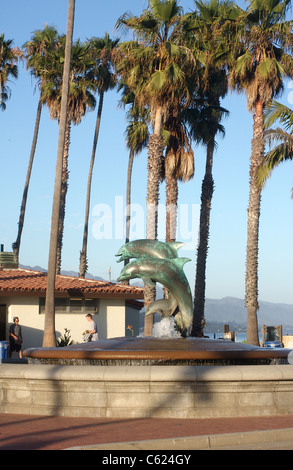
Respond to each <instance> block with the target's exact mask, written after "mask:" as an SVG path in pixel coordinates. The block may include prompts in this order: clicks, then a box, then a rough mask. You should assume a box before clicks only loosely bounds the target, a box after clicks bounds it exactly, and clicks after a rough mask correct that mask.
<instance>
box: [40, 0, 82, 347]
mask: <svg viewBox="0 0 293 470" xmlns="http://www.w3.org/2000/svg"><path fill="white" fill-rule="evenodd" d="M74 10H75V0H68V17H67V33H66V45H65V61H64V69H63V86H62V99H61V113H60V124H59V138H58V151H57V162H56V176H55V186H54V197H53V208H52V221H51V236H50V249H49V260H48V279H47V290H46V303H45V312H46V313H45V325H44V337H43V347H55V346H56V334H55V277H56V263H57V241H58V224H59V212H60V198H61V182H62V160H63V153H64V144H65V133H66V122H67V104H68V91H69V74H70V62H71V48H72V36H73V25H74Z"/></svg>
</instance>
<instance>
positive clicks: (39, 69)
mask: <svg viewBox="0 0 293 470" xmlns="http://www.w3.org/2000/svg"><path fill="white" fill-rule="evenodd" d="M23 47H24V49H25V59H26V66H27V69H30V70H31V74H32V75H33V76H34V77H35V78H36V79H37V82H38V84H39V85H40V83H41V82H43V81H45V80H46V75H47V74H48V71H49V69H50V67H51V63H52V55H51V54H52V51H54V50H55V49H57V48H59V47H60V42H59V39H58V32H57V30H56V29H55V28H53V27H52V26H45V28H44V29H43V30H37V31H35V32H34V34H33V36H32V38H31V40H30V41H27V42H26V43H25V44H24V46H23ZM46 64H47V65H46ZM42 106H43V102H42V98H41V97H40V98H39V102H38V106H37V114H36V121H35V127H34V134H33V141H32V146H31V152H30V157H29V162H28V168H27V173H26V179H25V184H24V190H23V195H22V202H21V207H20V215H19V221H18V232H17V238H16V241H15V242H14V243H13V244H12V248H13V251H14V254H15V257H16V259H17V261H18V260H19V250H20V243H21V236H22V231H23V226H24V218H25V211H26V203H27V196H28V190H29V184H30V178H31V172H32V167H33V162H34V156H35V151H36V145H37V139H38V132H39V126H40V119H41V113H42Z"/></svg>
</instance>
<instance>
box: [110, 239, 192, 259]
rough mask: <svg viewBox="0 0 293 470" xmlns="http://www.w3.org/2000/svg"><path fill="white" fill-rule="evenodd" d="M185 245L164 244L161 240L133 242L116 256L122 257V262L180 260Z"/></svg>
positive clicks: (176, 243) (127, 244)
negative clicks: (181, 250) (142, 259)
mask: <svg viewBox="0 0 293 470" xmlns="http://www.w3.org/2000/svg"><path fill="white" fill-rule="evenodd" d="M183 245H184V243H181V242H169V243H164V242H160V241H159V240H133V241H131V242H129V243H126V244H125V245H123V246H122V247H121V248H120V249H119V251H118V253H117V255H116V256H120V259H119V260H118V261H117V263H120V261H124V260H128V259H131V258H160V259H172V258H178V250H179V248H180V247H181V246H183Z"/></svg>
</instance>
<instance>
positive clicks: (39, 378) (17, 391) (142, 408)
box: [0, 364, 293, 418]
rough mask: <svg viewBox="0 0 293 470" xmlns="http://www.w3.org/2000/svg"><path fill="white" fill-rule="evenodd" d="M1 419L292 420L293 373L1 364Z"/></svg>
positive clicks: (292, 369) (283, 369)
mask: <svg viewBox="0 0 293 470" xmlns="http://www.w3.org/2000/svg"><path fill="white" fill-rule="evenodd" d="M0 412H1V413H20V414H35V415H47V416H48V415H49V416H53V415H55V416H56V415H60V416H72V417H73V416H75V417H109V418H125V417H127V418H138V417H154V418H156V417H160V418H161V417H166V418H218V417H237V416H238V417H239V416H273V415H282V414H284V415H285V414H293V366H292V365H276V366H228V367H221V366H220V367H216V366H215V367H213V366H211V367H205V366H130V367H128V366H120V367H114V366H113V367H112V366H107V367H102V366H97V367H93V366H56V365H32V364H2V365H0Z"/></svg>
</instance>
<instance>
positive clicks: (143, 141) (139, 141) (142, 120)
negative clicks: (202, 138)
mask: <svg viewBox="0 0 293 470" xmlns="http://www.w3.org/2000/svg"><path fill="white" fill-rule="evenodd" d="M148 119H149V116H148V111H147V110H146V109H144V110H139V109H137V106H136V104H135V102H133V104H132V107H131V110H130V111H129V120H130V122H129V124H128V126H127V130H126V135H127V138H126V143H127V147H128V148H129V159H128V169H127V183H126V225H125V227H126V235H125V243H128V242H129V240H130V222H131V180H132V168H133V161H134V157H135V156H136V155H138V154H139V153H140V152H141V151H142V149H143V148H145V147H147V145H148V139H149V129H148V124H147V122H148Z"/></svg>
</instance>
